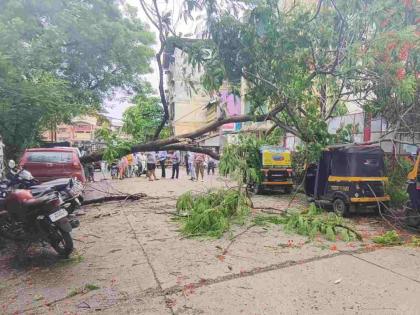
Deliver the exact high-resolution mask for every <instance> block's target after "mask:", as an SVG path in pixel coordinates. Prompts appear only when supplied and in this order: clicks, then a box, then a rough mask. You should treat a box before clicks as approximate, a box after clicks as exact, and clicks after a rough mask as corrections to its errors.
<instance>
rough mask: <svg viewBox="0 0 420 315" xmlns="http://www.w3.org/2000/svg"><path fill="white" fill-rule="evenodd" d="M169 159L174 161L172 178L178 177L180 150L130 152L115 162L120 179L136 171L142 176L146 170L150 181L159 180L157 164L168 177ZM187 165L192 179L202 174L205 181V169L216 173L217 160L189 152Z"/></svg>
mask: <svg viewBox="0 0 420 315" xmlns="http://www.w3.org/2000/svg"><path fill="white" fill-rule="evenodd" d="M168 161H171V162H172V163H171V164H172V176H171V178H172V179H178V178H179V168H180V165H181V162H182V159H181V152H180V151H173V152H172V153H170V154H169V153H168V152H167V151H157V152H155V151H151V152H146V153H142V152H139V153H134V154H128V155H126V156H124V157H122V158H121V159H120V160H118V161H117V162H115V163H114V165H115V166H116V167H118V178H119V179H123V178H126V177H132V176H133V175H134V174H136V173H137V175H138V176H140V175H141V174H143V173H144V172H146V176H147V178H148V179H149V181H154V180H158V178H157V176H156V168H157V166H160V169H161V178H166V176H167V164H168ZM185 167H186V170H187V175H188V176H190V179H191V180H199V178H200V176H201V181H204V173H205V170H207V174H208V175H210V174H213V175H214V173H215V167H216V161H215V160H214V159H212V158H211V157H209V156H207V155H205V154H202V153H193V152H187V153H186V154H185Z"/></svg>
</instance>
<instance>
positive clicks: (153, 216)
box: [0, 175, 420, 314]
mask: <svg viewBox="0 0 420 315" xmlns="http://www.w3.org/2000/svg"><path fill="white" fill-rule="evenodd" d="M98 179H100V177H99V176H98ZM226 185H231V183H229V182H228V181H225V180H222V179H220V178H217V177H216V176H214V177H208V178H206V180H205V182H203V183H202V182H191V181H189V180H188V179H187V177H186V176H185V175H184V176H182V177H181V178H180V179H179V180H171V179H163V180H160V181H156V182H148V181H147V180H146V179H144V178H133V179H126V180H123V181H111V180H102V181H100V182H97V183H94V184H93V185H91V187H90V188H88V190H90V192H89V194H91V196H95V194H100V193H101V192H100V191H102V192H103V191H106V192H116V191H121V192H126V193H136V192H145V193H147V194H148V196H149V197H147V198H145V199H143V200H140V201H136V202H114V203H107V204H102V205H92V206H89V207H86V209H85V210H86V215H85V216H83V217H81V227H80V229H79V230H77V231H76V232H75V233H74V237H75V239H76V246H77V251H76V253H75V254H74V255H73V258H72V259H71V260H70V261H68V262H60V261H57V259H56V258H55V256H54V255H53V253H52V252H51V251H50V250H49V249H48V248H32V249H31V250H30V252H29V254H30V259H28V260H27V261H25V262H24V263H23V264H22V263H21V262H19V263H18V262H17V261H16V259H15V258H14V256H13V253H10V252H7V251H4V252H3V253H2V256H0V305H1V307H2V308H1V309H0V313H4V314H13V313H15V312H18V313H27V314H83V313H97V314H355V313H357V314H419V313H420V311H419V310H420V299H419V294H420V250H419V249H414V248H409V247H394V248H376V247H374V246H372V244H371V243H370V242H369V241H368V240H367V241H365V243H359V242H353V243H347V244H346V243H341V242H336V243H330V242H327V241H325V240H323V239H316V240H315V241H313V242H310V243H308V242H306V238H304V237H301V236H297V235H292V234H287V233H285V232H284V231H283V230H282V228H281V227H279V226H274V227H270V228H263V227H252V228H248V227H234V229H233V231H232V233H227V235H226V236H225V237H224V238H222V239H220V240H197V239H185V238H183V237H182V236H180V234H179V231H178V225H177V223H176V222H174V221H173V216H171V212H173V211H174V208H175V202H176V196H178V195H179V194H180V193H182V192H185V191H188V190H196V191H205V189H207V188H209V187H223V186H226ZM288 198H289V197H287V196H258V197H256V198H254V204H255V206H256V207H257V208H275V209H279V210H281V209H284V208H285V207H286V206H287V205H288V203H289V199H288ZM302 204H304V202H303V201H299V202H294V203H293V206H296V207H298V206H300V205H302ZM357 228H358V229H359V230H360V231H362V233H363V234H364V235H365V236H367V238H368V237H369V235H372V234H375V233H378V232H379V231H381V229H382V225H381V224H380V223H378V220H377V219H375V218H370V219H359V220H358V222H357ZM232 236H237V237H235V238H233V239H232ZM291 242H293V244H294V245H293V246H288V245H287V244H290V243H291ZM86 285H88V287H90V288H92V286H89V285H95V286H97V288H98V289H97V290H92V291H89V290H84V291H83V290H82V288H83V287H85V286H86ZM88 291H89V292H88Z"/></svg>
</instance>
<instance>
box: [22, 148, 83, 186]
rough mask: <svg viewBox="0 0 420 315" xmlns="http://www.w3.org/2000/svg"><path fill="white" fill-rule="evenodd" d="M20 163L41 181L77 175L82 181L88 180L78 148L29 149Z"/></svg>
mask: <svg viewBox="0 0 420 315" xmlns="http://www.w3.org/2000/svg"><path fill="white" fill-rule="evenodd" d="M19 165H20V166H21V167H23V168H25V169H27V170H28V171H29V172H31V173H32V176H33V177H35V178H36V179H38V180H39V181H40V182H46V181H49V180H53V179H58V178H75V177H76V178H77V179H78V180H79V181H81V182H82V183H84V182H85V181H86V177H85V173H84V170H83V166H82V163H80V160H79V155H78V152H77V149H76V148H70V147H69V148H63V147H60V148H36V149H27V150H25V153H24V154H23V156H22V159H21V160H20V163H19Z"/></svg>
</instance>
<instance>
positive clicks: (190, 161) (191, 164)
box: [188, 152, 196, 180]
mask: <svg viewBox="0 0 420 315" xmlns="http://www.w3.org/2000/svg"><path fill="white" fill-rule="evenodd" d="M188 168H189V170H190V174H191V180H196V178H195V164H194V152H188Z"/></svg>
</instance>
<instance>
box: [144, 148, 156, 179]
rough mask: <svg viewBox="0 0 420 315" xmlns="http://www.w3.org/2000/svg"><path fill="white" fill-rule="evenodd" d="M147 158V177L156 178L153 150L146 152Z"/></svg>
mask: <svg viewBox="0 0 420 315" xmlns="http://www.w3.org/2000/svg"><path fill="white" fill-rule="evenodd" d="M146 160H147V177H148V178H149V181H152V180H153V178H154V180H158V179H157V178H156V174H155V170H156V153H155V152H147V156H146Z"/></svg>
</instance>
